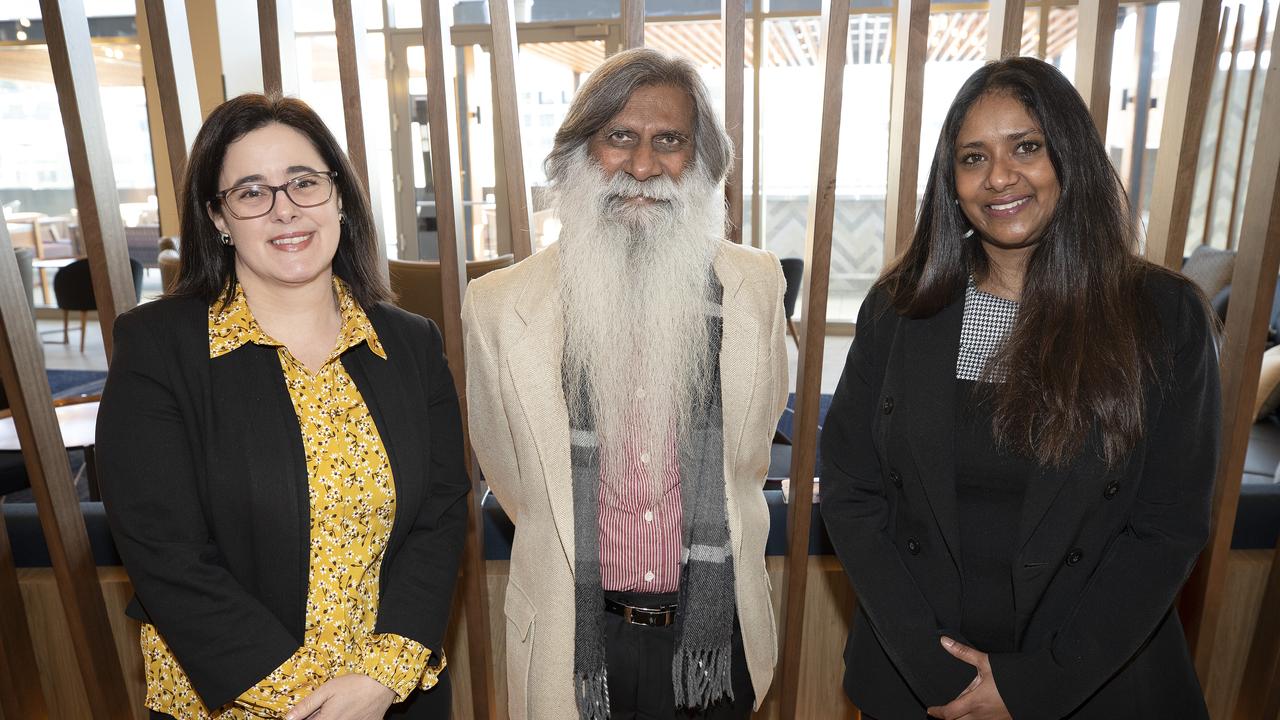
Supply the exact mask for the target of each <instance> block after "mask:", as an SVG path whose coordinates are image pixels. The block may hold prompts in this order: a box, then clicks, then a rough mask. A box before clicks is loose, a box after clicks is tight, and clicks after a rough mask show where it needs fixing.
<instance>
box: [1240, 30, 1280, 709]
mask: <svg viewBox="0 0 1280 720" xmlns="http://www.w3.org/2000/svg"><path fill="white" fill-rule="evenodd" d="M1262 17H1263V19H1264V22H1265V18H1266V17H1267V13H1266V5H1263V13H1262ZM1255 47H1256V46H1255ZM1254 57H1257V55H1255V56H1254ZM1278 610H1280V544H1277V547H1276V551H1275V552H1274V553H1273V554H1272V556H1271V572H1269V573H1268V574H1267V586H1266V589H1265V590H1263V594H1262V605H1261V606H1260V607H1259V608H1258V623H1257V625H1255V626H1254V630H1253V642H1252V643H1251V644H1250V645H1249V656H1248V659H1247V660H1246V661H1245V665H1244V674H1243V677H1242V678H1241V679H1240V694H1239V695H1237V696H1236V707H1235V712H1234V713H1232V717H1233V718H1235V720H1258V718H1274V717H1276V716H1277V715H1280V612H1278Z"/></svg>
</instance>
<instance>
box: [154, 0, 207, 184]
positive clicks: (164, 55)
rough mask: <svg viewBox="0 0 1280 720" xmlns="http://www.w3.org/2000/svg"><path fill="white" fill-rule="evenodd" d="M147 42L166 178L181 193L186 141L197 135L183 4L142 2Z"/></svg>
mask: <svg viewBox="0 0 1280 720" xmlns="http://www.w3.org/2000/svg"><path fill="white" fill-rule="evenodd" d="M142 4H143V8H144V10H145V11H146V24H147V38H148V40H149V42H150V46H151V57H152V59H153V60H154V63H155V73H156V90H157V91H158V94H159V98H160V116H161V120H162V124H163V127H164V138H165V148H166V149H167V150H168V154H169V175H170V177H171V178H172V179H173V188H174V191H175V192H181V191H182V174H183V172H184V171H185V169H186V166H187V147H188V145H189V144H190V143H189V141H188V138H190V139H191V140H194V139H195V137H196V133H197V132H199V131H200V117H201V116H200V97H199V89H198V88H197V86H196V68H195V63H194V61H193V60H192V53H191V33H190V32H189V31H188V29H187V5H186V2H185V1H184V0H143V3H142Z"/></svg>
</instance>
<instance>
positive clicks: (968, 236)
mask: <svg viewBox="0 0 1280 720" xmlns="http://www.w3.org/2000/svg"><path fill="white" fill-rule="evenodd" d="M960 237H962V238H966V239H967V238H971V237H973V228H969V232H967V233H965V234H964V235H961V236H960Z"/></svg>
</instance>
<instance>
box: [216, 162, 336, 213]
mask: <svg viewBox="0 0 1280 720" xmlns="http://www.w3.org/2000/svg"><path fill="white" fill-rule="evenodd" d="M336 177H338V173H336V172H334V171H332V170H328V171H325V172H313V173H307V174H306V175H299V176H298V177H296V178H294V179H292V180H290V181H289V182H287V183H284V184H283V185H264V184H262V183H253V184H251V185H237V186H235V187H233V188H227V189H226V190H223V191H221V192H219V193H218V194H216V195H214V196H213V197H214V199H215V200H219V201H221V202H222V206H223V207H225V208H226V209H227V212H229V213H231V216H232V217H234V218H236V219H237V220H252V219H253V218H259V217H262V216H263V215H266V214H267V213H269V212H271V211H272V210H273V209H274V208H275V206H276V193H277V192H279V191H280V190H283V191H284V194H285V195H287V196H289V202H292V203H293V204H294V205H297V206H298V207H304V208H306V207H315V206H316V205H323V204H325V203H327V202H329V198H331V197H333V180H334V178H336Z"/></svg>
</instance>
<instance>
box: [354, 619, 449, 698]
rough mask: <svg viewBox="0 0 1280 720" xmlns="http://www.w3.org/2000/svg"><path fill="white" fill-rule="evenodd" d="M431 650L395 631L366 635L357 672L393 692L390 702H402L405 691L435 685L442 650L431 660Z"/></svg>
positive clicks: (441, 660) (438, 674)
mask: <svg viewBox="0 0 1280 720" xmlns="http://www.w3.org/2000/svg"><path fill="white" fill-rule="evenodd" d="M432 655H433V653H432V652H431V650H430V649H428V648H427V647H426V646H425V645H423V644H422V643H420V642H417V641H416V640H410V639H409V638H407V637H404V636H403V635H396V634H395V633H379V634H376V635H371V636H369V642H368V645H367V646H366V647H365V652H364V661H363V667H362V668H361V672H363V674H365V675H367V676H369V677H371V678H373V679H374V680H377V681H378V682H380V683H382V684H383V685H385V686H387V687H388V688H390V689H391V691H392V692H394V693H395V694H396V699H395V701H394V702H404V700H405V699H406V698H408V697H409V693H411V692H413V691H414V690H417V689H418V688H421V689H423V690H428V689H430V688H432V687H435V684H436V682H438V681H439V678H440V673H441V672H443V671H444V668H445V658H444V653H441V654H440V657H439V658H437V660H438V662H435V663H434V664H433V663H432V662H431V660H432Z"/></svg>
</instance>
